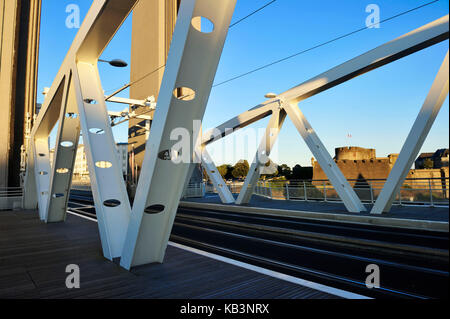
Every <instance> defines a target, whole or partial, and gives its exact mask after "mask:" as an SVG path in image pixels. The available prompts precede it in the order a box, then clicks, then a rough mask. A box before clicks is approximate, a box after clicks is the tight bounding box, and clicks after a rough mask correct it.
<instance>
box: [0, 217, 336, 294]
mask: <svg viewBox="0 0 450 319" xmlns="http://www.w3.org/2000/svg"><path fill="white" fill-rule="evenodd" d="M69 264H77V265H78V266H79V267H80V274H81V276H80V277H81V288H80V289H67V288H66V286H65V280H66V276H67V275H68V274H67V273H65V269H66V266H67V265H69ZM0 298H181V299H188V298H189V299H197V298H198V299H202V298H230V299H234V298H255V299H257V298H337V297H335V296H333V295H331V294H327V293H324V292H321V291H317V290H314V289H311V288H308V287H304V286H301V285H298V284H295V283H292V282H287V281H284V280H281V279H277V278H274V277H271V276H267V275H263V274H260V273H257V272H254V271H251V270H248V269H244V268H241V267H238V266H234V265H231V264H228V263H224V262H221V261H217V260H214V259H212V258H208V257H205V256H202V255H199V254H195V253H193V252H190V251H186V250H183V249H179V248H175V247H172V246H169V248H168V251H167V255H166V259H165V262H164V263H163V264H152V265H147V266H140V267H136V268H134V269H133V270H132V271H131V272H128V271H125V270H123V269H122V268H120V267H119V266H118V265H117V264H115V263H113V262H110V261H107V260H105V259H104V258H103V257H102V254H101V245H100V240H99V236H98V229H97V224H96V223H95V222H92V221H89V220H86V219H83V218H80V217H77V216H73V215H69V216H68V218H67V221H66V223H59V224H44V223H42V222H41V221H39V219H38V216H37V213H36V212H33V211H0Z"/></svg>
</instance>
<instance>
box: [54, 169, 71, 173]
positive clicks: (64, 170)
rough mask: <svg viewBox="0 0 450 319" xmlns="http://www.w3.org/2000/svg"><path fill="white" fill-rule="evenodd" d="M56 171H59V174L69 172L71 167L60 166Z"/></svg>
mask: <svg viewBox="0 0 450 319" xmlns="http://www.w3.org/2000/svg"><path fill="white" fill-rule="evenodd" d="M56 173H58V174H67V173H69V169H68V168H58V169H57V170H56Z"/></svg>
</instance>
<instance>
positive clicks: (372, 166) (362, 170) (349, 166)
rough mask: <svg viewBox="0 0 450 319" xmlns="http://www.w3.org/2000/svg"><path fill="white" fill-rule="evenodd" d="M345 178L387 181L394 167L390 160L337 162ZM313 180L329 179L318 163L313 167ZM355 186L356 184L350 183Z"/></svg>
mask: <svg viewBox="0 0 450 319" xmlns="http://www.w3.org/2000/svg"><path fill="white" fill-rule="evenodd" d="M335 162H336V164H337V166H338V167H339V169H340V170H341V171H342V173H343V174H344V176H345V177H346V178H347V179H349V180H353V179H354V180H359V181H363V180H369V179H386V178H388V176H389V173H390V172H391V169H392V167H393V165H394V163H393V161H392V160H391V159H389V158H378V159H369V160H337V161H335ZM313 179H315V180H318V179H319V180H321V179H328V177H327V176H326V175H325V173H324V172H323V170H322V168H321V167H320V165H319V163H318V162H314V165H313ZM350 184H351V185H353V184H354V183H352V182H351V183H350Z"/></svg>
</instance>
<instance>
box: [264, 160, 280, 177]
mask: <svg viewBox="0 0 450 319" xmlns="http://www.w3.org/2000/svg"><path fill="white" fill-rule="evenodd" d="M279 167H280V166H278V165H277V164H275V163H274V162H272V160H270V159H269V160H268V161H267V163H266V164H264V166H263V167H261V168H260V173H261V177H262V178H263V179H264V180H265V179H266V178H268V177H269V178H270V177H276V176H278V172H279V169H278V168H279Z"/></svg>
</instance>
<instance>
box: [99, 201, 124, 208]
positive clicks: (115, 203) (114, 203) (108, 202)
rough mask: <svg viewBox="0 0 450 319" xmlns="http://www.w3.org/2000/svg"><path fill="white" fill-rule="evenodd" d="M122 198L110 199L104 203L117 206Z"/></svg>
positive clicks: (107, 205)
mask: <svg viewBox="0 0 450 319" xmlns="http://www.w3.org/2000/svg"><path fill="white" fill-rule="evenodd" d="M120 204H121V203H120V200H117V199H108V200H105V201H104V202H103V205H104V206H106V207H117V206H120Z"/></svg>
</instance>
